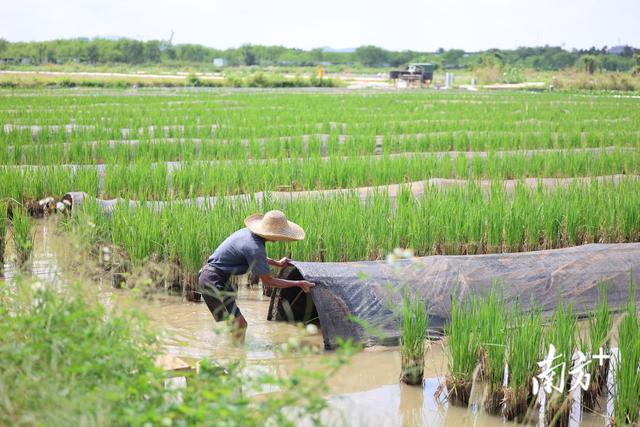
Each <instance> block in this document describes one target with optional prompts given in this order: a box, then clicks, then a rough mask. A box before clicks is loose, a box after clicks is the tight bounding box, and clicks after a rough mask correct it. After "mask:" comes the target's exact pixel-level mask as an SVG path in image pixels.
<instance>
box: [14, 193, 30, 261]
mask: <svg viewBox="0 0 640 427" xmlns="http://www.w3.org/2000/svg"><path fill="white" fill-rule="evenodd" d="M11 213H12V217H11V234H12V236H13V242H14V245H15V250H16V256H17V261H18V264H19V265H22V264H24V263H25V262H26V261H27V259H29V256H30V255H31V250H32V249H33V234H32V232H31V217H30V216H29V212H27V209H26V208H24V207H23V206H22V205H20V206H17V207H14V208H13V209H12V211H11Z"/></svg>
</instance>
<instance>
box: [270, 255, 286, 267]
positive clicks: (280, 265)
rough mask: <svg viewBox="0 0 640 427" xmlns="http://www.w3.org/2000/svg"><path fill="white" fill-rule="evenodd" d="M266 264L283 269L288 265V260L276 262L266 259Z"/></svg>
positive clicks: (283, 259)
mask: <svg viewBox="0 0 640 427" xmlns="http://www.w3.org/2000/svg"><path fill="white" fill-rule="evenodd" d="M267 264H269V265H273V266H274V267H279V268H284V267H286V266H287V265H289V258H286V257H285V258H282V259H281V260H280V261H276V260H274V259H271V258H269V257H267Z"/></svg>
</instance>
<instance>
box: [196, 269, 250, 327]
mask: <svg viewBox="0 0 640 427" xmlns="http://www.w3.org/2000/svg"><path fill="white" fill-rule="evenodd" d="M229 277H230V276H229V275H228V274H225V273H224V272H222V271H220V270H217V269H215V268H213V267H210V266H205V267H204V268H203V269H202V270H201V271H200V276H199V277H198V286H199V288H200V292H201V293H202V298H204V302H205V303H206V304H207V307H208V308H209V311H210V312H211V314H212V315H213V318H214V319H216V321H217V322H219V321H221V320H224V318H225V317H227V316H233V317H240V316H241V313H240V309H239V308H238V306H237V305H236V296H237V294H238V289H237V288H236V287H235V286H233V285H231V281H230V280H229Z"/></svg>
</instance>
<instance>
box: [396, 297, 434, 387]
mask: <svg viewBox="0 0 640 427" xmlns="http://www.w3.org/2000/svg"><path fill="white" fill-rule="evenodd" d="M428 328H429V311H428V309H427V307H426V306H425V304H424V302H423V301H422V300H421V299H420V298H415V297H410V296H409V295H408V294H406V295H405V296H404V298H403V302H402V336H401V338H400V346H401V350H400V351H401V354H402V369H401V372H400V380H401V381H402V382H405V383H407V384H412V385H416V384H422V376H423V373H424V353H425V350H424V346H425V340H426V338H427V330H428Z"/></svg>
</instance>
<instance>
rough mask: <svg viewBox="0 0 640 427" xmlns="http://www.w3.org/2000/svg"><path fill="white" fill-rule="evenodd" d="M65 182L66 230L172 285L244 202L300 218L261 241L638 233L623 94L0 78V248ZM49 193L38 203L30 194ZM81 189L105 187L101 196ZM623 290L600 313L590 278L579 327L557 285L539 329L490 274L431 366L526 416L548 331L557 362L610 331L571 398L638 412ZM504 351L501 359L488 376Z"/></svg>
mask: <svg viewBox="0 0 640 427" xmlns="http://www.w3.org/2000/svg"><path fill="white" fill-rule="evenodd" d="M67 192H84V193H86V195H87V197H86V198H85V201H84V203H82V204H81V205H78V206H73V207H71V208H70V207H69V206H68V205H65V204H59V207H60V206H62V207H65V209H66V211H67V213H68V211H69V209H71V210H72V213H71V215H59V221H60V226H61V227H62V228H64V230H65V233H68V234H69V235H74V236H76V237H79V238H80V240H81V241H82V244H83V245H85V246H86V248H88V250H89V253H90V254H93V255H94V256H96V257H98V256H104V253H105V251H107V252H108V253H109V254H110V255H109V258H110V260H109V262H108V264H109V268H111V269H112V270H113V271H116V272H117V273H118V274H120V273H127V272H130V271H131V270H135V269H136V268H138V267H143V266H145V265H146V264H148V263H149V262H151V261H153V262H156V263H160V264H162V265H165V266H171V274H170V275H171V276H172V278H171V279H167V277H166V274H164V273H163V275H162V279H159V278H158V277H155V276H153V275H152V277H151V280H152V281H154V280H155V281H158V282H159V281H162V283H163V285H162V286H164V287H170V288H171V287H172V288H177V289H178V290H182V289H193V287H194V286H195V284H196V283H197V274H198V270H199V269H200V267H201V266H202V265H203V264H204V262H205V260H206V258H207V256H208V255H210V253H211V252H212V251H213V249H215V248H216V247H217V245H218V244H219V243H221V242H222V240H224V238H226V237H227V236H228V235H229V234H230V233H232V232H233V231H235V230H237V229H238V228H240V227H242V226H243V225H242V221H243V219H244V218H245V217H246V216H248V215H250V214H253V213H255V212H259V211H267V210H270V209H280V210H282V211H284V212H286V214H287V216H288V217H290V218H291V219H292V220H294V221H296V222H297V223H298V224H300V225H301V226H302V227H303V228H304V229H305V230H306V232H307V233H306V234H307V237H306V239H305V240H304V241H302V242H296V243H292V244H288V243H278V244H274V245H268V248H267V249H268V251H269V255H270V256H271V257H272V258H275V259H279V258H280V257H282V256H287V257H289V258H292V259H296V260H304V261H321V262H342V261H363V260H382V259H385V258H386V257H387V254H389V253H390V252H392V251H393V250H394V248H398V247H400V248H411V249H412V250H413V251H414V253H415V255H417V256H426V255H444V254H446V255H463V254H465V255H466V254H473V255H475V254H478V255H480V254H489V253H502V252H523V251H537V250H544V249H556V248H564V247H571V246H578V245H583V244H587V243H631V242H640V99H638V97H636V96H626V95H625V96H622V95H618V94H611V93H601V94H597V93H567V92H564V93H554V92H486V93H483V92H480V93H466V92H444V91H442V92H440V91H404V92H396V91H388V92H387V91H384V92H381V91H363V92H360V91H346V90H341V89H326V90H291V91H289V90H281V91H268V90H264V91H256V90H251V91H249V90H222V89H220V90H175V89H166V90H126V91H125V90H123V91H111V90H109V91H106V90H81V89H56V90H38V91H26V90H14V91H2V92H0V200H3V201H6V203H2V204H1V205H0V233H1V234H2V235H3V236H5V234H6V239H3V240H2V242H0V249H2V248H4V245H5V240H6V241H7V245H9V244H10V245H11V246H12V247H14V248H15V252H16V254H17V257H16V262H24V260H26V259H27V258H28V257H29V252H30V250H31V249H32V247H33V242H32V241H31V240H30V236H31V235H32V231H30V230H31V229H30V224H29V221H30V220H29V215H28V213H32V214H34V213H35V214H42V213H43V212H44V211H47V210H48V209H49V208H50V207H51V206H53V205H54V204H55V203H53V202H57V201H60V200H61V199H62V197H63V195H64V194H65V193H67ZM236 196H242V197H236ZM48 197H50V198H53V202H51V201H49V202H46V203H44V202H40V201H43V200H45V199H46V198H48ZM196 198H199V199H196ZM96 199H103V200H108V199H118V202H116V203H115V205H114V206H113V209H112V210H110V211H109V212H108V213H106V214H105V211H104V208H103V205H102V204H101V203H100V202H99V201H96ZM49 200H51V199H49ZM195 200H198V202H197V203H196V202H195ZM129 201H136V203H135V204H133V203H130V202H129ZM156 202H163V203H156ZM44 205H46V207H44V208H43V206H44ZM31 221H34V222H35V221H36V220H34V219H31ZM5 228H6V230H5ZM10 239H11V240H12V242H9V240H10ZM0 255H2V254H1V253H0ZM0 259H2V257H1V256H0ZM634 282H635V278H631V279H630V292H633V291H634ZM167 283H169V284H168V285H167ZM630 295H631V294H630ZM629 300H630V303H629V306H628V307H625V308H624V309H623V310H622V311H621V312H622V313H623V314H622V315H620V314H616V315H615V316H614V314H613V312H612V311H611V310H610V309H609V308H608V307H607V305H606V301H607V300H606V293H604V292H603V295H602V299H600V300H599V304H598V305H597V306H594V309H593V310H594V311H593V313H594V316H593V319H592V320H591V321H590V323H589V325H588V326H587V327H586V328H584V329H585V330H582V329H580V327H579V325H577V323H576V320H575V316H573V315H572V314H571V301H565V302H564V303H565V304H560V305H559V308H558V311H557V312H556V313H555V314H554V316H553V318H552V319H549V321H550V322H551V325H552V326H551V327H544V326H543V320H542V318H541V317H540V315H539V313H537V312H536V311H533V312H522V311H520V310H519V309H518V308H517V307H515V308H514V309H513V312H512V313H511V314H505V313H506V310H505V308H504V301H503V300H502V299H501V296H500V294H499V293H498V292H497V293H496V294H495V295H491V296H490V297H488V298H486V299H481V300H478V301H476V300H473V301H462V302H458V303H457V305H456V304H453V305H452V318H451V319H449V322H448V324H447V327H446V328H445V342H446V346H445V351H444V355H445V356H444V357H445V358H446V360H447V362H446V365H447V369H446V371H447V372H446V373H443V374H442V377H443V378H444V377H446V380H443V381H442V383H443V384H446V386H447V387H448V389H449V395H448V396H449V400H450V401H451V404H452V405H457V406H461V407H465V408H466V407H467V405H469V402H470V400H471V401H472V400H473V394H474V393H473V390H472V388H473V387H472V384H473V383H475V382H476V381H479V380H480V381H483V382H485V383H487V384H488V388H487V389H486V390H488V391H486V394H488V395H489V396H488V397H487V398H486V399H485V401H484V405H475V406H474V407H475V409H474V411H477V410H478V408H482V409H480V410H481V411H482V412H486V413H488V414H494V415H489V416H488V417H489V418H487V419H485V421H486V422H487V425H491V423H492V422H503V421H504V422H511V420H518V421H525V422H527V421H528V422H535V421H532V419H531V418H530V414H528V412H531V410H532V408H533V407H534V406H535V401H534V399H533V396H532V391H531V387H530V384H531V381H532V377H533V376H534V375H535V370H536V369H537V364H536V362H538V361H540V360H542V359H543V357H544V356H545V352H546V351H547V350H548V344H549V343H555V346H556V347H558V348H559V349H560V348H561V347H562V350H563V354H564V358H565V359H563V360H564V361H565V362H566V363H567V364H568V365H571V363H572V358H571V354H572V353H573V352H574V351H576V350H578V349H581V350H584V351H585V352H589V353H591V352H594V351H596V349H597V348H599V347H603V348H605V349H606V350H607V351H608V350H610V349H611V348H612V347H614V345H613V343H612V339H613V338H614V337H615V340H616V343H615V344H616V346H618V347H619V348H620V351H621V354H622V355H623V356H622V357H621V358H619V360H617V361H616V362H615V363H613V364H612V366H613V365H615V366H617V369H616V370H614V369H609V368H608V367H607V369H606V370H605V369H595V368H593V369H591V370H590V371H589V372H590V373H591V375H592V378H594V379H597V384H596V385H595V386H592V388H591V389H589V391H588V393H591V394H587V392H586V391H585V396H584V397H583V398H582V402H583V403H584V405H585V410H584V411H585V412H587V411H591V412H593V413H596V412H597V413H599V414H604V415H602V417H601V418H597V417H596V418H593V419H596V421H595V422H594V424H593V425H605V424H609V425H625V424H634V423H635V424H636V425H637V423H638V422H639V421H638V419H639V418H638V416H639V411H640V409H639V408H640V383H639V382H638V380H637V378H638V376H637V372H638V361H639V360H640V327H639V326H638V325H640V321H639V320H638V313H637V309H636V307H635V305H634V304H632V303H631V302H632V301H635V296H633V297H632V296H630V298H629ZM407 304H408V302H407ZM415 310H417V312H419V313H422V314H421V316H422V317H420V318H419V320H420V321H417V320H415V319H414V320H412V321H411V322H409V321H407V322H405V327H409V326H406V325H415V324H419V325H427V324H428V320H427V319H426V318H425V316H426V314H425V313H426V312H423V311H420V308H419V307H417V308H416V309H415ZM613 317H615V321H614V320H612V318H613ZM416 319H418V318H416ZM618 331H619V332H618ZM414 332H415V331H414ZM409 336H411V337H412V340H413V341H411V342H412V346H413V352H412V353H411V354H412V355H415V354H420V345H419V344H418V345H416V338H415V337H416V336H417V337H419V339H420V340H421V339H422V337H424V335H423V334H422V333H419V332H418V333H413V335H411V331H409ZM407 339H408V338H407ZM618 340H619V342H618ZM521 349H524V350H521ZM427 353H428V352H427ZM626 355H629V356H628V357H625V356H626ZM427 357H428V356H427ZM505 364H506V365H507V366H509V367H513V371H512V372H510V373H509V375H508V376H507V377H505V376H504V369H503V368H504V366H505ZM610 371H611V372H610ZM608 377H611V378H615V386H614V387H609V388H608V387H607V378H608ZM570 384H571V382H570V380H569V379H568V380H567V385H570ZM610 389H615V392H612V391H611V390H610ZM607 393H610V396H615V398H614V397H611V400H612V401H615V404H614V405H613V412H612V413H608V414H607V411H606V405H604V408H603V407H602V406H599V407H596V403H597V402H601V401H602V400H603V399H605V400H606V399H607V396H609V395H608V394H607ZM566 396H567V394H566V393H565V394H560V395H553V396H549V398H548V399H549V400H548V401H546V402H545V403H544V405H542V406H545V407H546V412H545V414H544V415H543V416H540V419H541V422H543V423H546V424H549V425H567V424H568V423H569V416H568V414H569V412H568V409H567V404H566V403H565V402H566V401H567V397H566ZM485 397H486V396H485ZM587 404H589V405H590V406H589V407H587V406H586V405H587ZM471 406H473V405H471ZM527 410H528V411H527ZM605 415H606V416H605ZM500 417H502V418H500ZM461 419H462V420H465V418H464V417H462V418H461ZM456 420H458V421H457V422H460V421H459V420H460V419H458V418H456ZM507 420H508V421H507ZM396 421H398V420H396ZM405 421H406V420H405ZM467 421H468V419H467ZM398 422H399V424H402V423H403V421H402V419H400V421H398ZM462 422H465V421H462ZM418 424H420V423H418ZM422 424H424V422H422ZM441 424H445V425H447V422H446V417H445V421H444V423H441ZM405 425H407V424H406V422H405ZM585 425H591V424H585Z"/></svg>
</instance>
